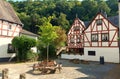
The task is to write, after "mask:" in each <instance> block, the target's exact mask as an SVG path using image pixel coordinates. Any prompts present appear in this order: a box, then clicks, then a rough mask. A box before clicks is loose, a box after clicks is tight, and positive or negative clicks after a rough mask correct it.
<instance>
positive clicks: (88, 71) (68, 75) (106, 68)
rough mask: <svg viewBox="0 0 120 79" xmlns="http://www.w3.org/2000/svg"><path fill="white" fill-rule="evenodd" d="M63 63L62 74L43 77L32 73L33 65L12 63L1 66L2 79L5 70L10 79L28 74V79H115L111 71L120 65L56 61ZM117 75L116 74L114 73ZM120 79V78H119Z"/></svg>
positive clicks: (35, 72) (16, 78) (38, 73)
mask: <svg viewBox="0 0 120 79" xmlns="http://www.w3.org/2000/svg"><path fill="white" fill-rule="evenodd" d="M56 61H57V62H58V63H60V62H61V63H62V65H63V68H62V72H61V73H55V74H46V75H42V74H41V73H40V72H39V71H34V72H33V71H32V65H33V64H34V63H36V62H34V63H33V62H32V63H11V64H8V63H7V64H0V79H2V78H1V76H2V75H1V73H2V70H3V69H4V68H8V69H9V79H19V74H21V73H26V77H27V79H114V78H112V77H110V78H109V76H107V75H109V74H110V75H111V74H112V73H110V72H111V70H114V68H115V67H116V65H118V64H110V63H105V64H104V65H100V64H99V62H89V64H73V63H71V62H69V60H56ZM114 74H115V73H114ZM117 79H120V78H117Z"/></svg>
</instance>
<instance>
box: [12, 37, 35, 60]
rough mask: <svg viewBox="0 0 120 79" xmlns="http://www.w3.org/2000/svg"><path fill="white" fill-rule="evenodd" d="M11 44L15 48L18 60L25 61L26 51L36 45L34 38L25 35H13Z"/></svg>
mask: <svg viewBox="0 0 120 79" xmlns="http://www.w3.org/2000/svg"><path fill="white" fill-rule="evenodd" d="M12 45H13V46H14V47H15V48H16V50H17V59H18V61H25V60H26V55H27V52H28V51H29V50H30V49H31V48H32V47H34V46H36V40H35V39H32V38H28V37H25V36H20V37H14V38H13V40H12Z"/></svg>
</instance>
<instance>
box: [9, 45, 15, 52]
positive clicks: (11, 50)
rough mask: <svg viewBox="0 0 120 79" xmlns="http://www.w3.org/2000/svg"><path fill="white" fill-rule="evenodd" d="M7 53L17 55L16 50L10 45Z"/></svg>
mask: <svg viewBox="0 0 120 79" xmlns="http://www.w3.org/2000/svg"><path fill="white" fill-rule="evenodd" d="M7 53H15V48H14V47H13V46H12V44H10V43H9V44H8V49H7Z"/></svg>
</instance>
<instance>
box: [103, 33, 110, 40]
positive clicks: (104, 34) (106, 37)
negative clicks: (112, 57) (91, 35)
mask: <svg viewBox="0 0 120 79" xmlns="http://www.w3.org/2000/svg"><path fill="white" fill-rule="evenodd" d="M108 38H109V37H108V33H103V34H102V41H108V40H109V39H108Z"/></svg>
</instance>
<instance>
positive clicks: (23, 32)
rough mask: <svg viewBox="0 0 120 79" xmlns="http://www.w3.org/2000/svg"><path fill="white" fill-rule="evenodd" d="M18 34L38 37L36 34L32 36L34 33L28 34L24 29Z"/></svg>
mask: <svg viewBox="0 0 120 79" xmlns="http://www.w3.org/2000/svg"><path fill="white" fill-rule="evenodd" d="M20 33H21V34H25V35H30V36H35V37H38V35H37V34H34V33H32V32H30V31H27V30H25V29H22V31H21V32H20Z"/></svg>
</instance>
